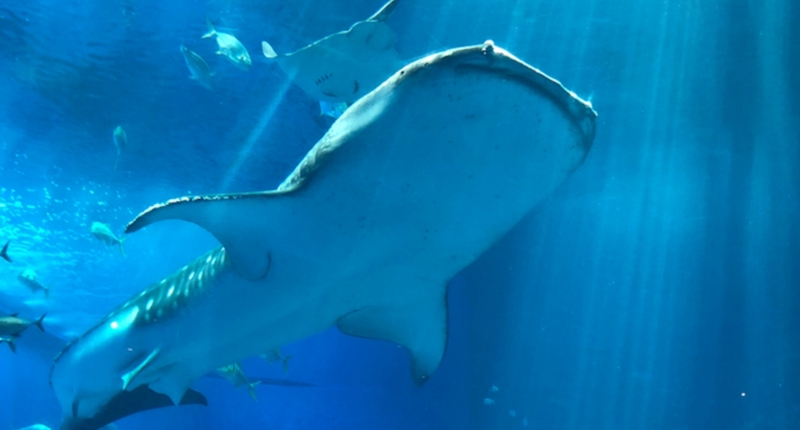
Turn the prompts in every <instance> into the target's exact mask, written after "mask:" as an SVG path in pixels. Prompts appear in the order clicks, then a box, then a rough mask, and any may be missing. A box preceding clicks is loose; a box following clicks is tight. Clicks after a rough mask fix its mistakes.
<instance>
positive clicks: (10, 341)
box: [0, 337, 17, 354]
mask: <svg viewBox="0 0 800 430" xmlns="http://www.w3.org/2000/svg"><path fill="white" fill-rule="evenodd" d="M15 340H16V339H14V338H13V337H10V338H8V339H3V340H2V342H5V343H7V344H8V347H9V348H10V349H11V352H13V353H14V354H16V353H17V344H15V343H14V341H15ZM2 342H0V343H2Z"/></svg>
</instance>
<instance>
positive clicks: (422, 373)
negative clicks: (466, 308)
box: [336, 284, 447, 385]
mask: <svg viewBox="0 0 800 430" xmlns="http://www.w3.org/2000/svg"><path fill="white" fill-rule="evenodd" d="M446 289H447V285H446V284H437V285H431V286H430V287H428V288H423V289H421V290H422V291H429V292H430V293H431V294H429V295H426V296H425V297H419V299H418V300H415V301H413V302H411V303H403V304H387V305H385V306H371V307H367V308H364V309H359V310H357V311H353V312H351V313H349V314H347V315H345V316H343V317H341V318H339V320H338V321H337V322H336V326H337V327H338V328H339V330H341V331H342V332H343V333H345V334H349V335H351V336H358V337H366V338H370V339H381V340H388V341H390V342H394V343H396V344H398V345H402V346H404V347H405V348H406V349H408V351H409V352H410V353H411V376H412V378H413V379H414V383H415V384H417V385H422V384H423V383H425V382H426V381H427V380H428V378H429V377H430V375H431V374H432V373H433V372H434V371H435V370H436V368H437V367H439V363H440V362H441V361H442V357H444V351H445V347H446V345H447V299H446Z"/></svg>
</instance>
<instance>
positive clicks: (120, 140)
mask: <svg viewBox="0 0 800 430" xmlns="http://www.w3.org/2000/svg"><path fill="white" fill-rule="evenodd" d="M127 145H128V135H127V133H125V130H123V129H122V126H119V125H118V126H117V128H115V129H114V147H115V148H117V158H116V160H114V170H117V163H119V156H120V155H122V150H123V149H125V146H127Z"/></svg>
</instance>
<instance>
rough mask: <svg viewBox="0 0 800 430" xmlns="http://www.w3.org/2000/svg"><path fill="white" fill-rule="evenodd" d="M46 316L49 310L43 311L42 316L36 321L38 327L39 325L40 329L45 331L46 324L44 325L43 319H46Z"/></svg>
mask: <svg viewBox="0 0 800 430" xmlns="http://www.w3.org/2000/svg"><path fill="white" fill-rule="evenodd" d="M46 316H47V312H45V313H43V314H42V316H40V317H39V319H38V320H36V321H35V322H34V324H36V327H39V330H41V331H43V332H44V326H43V325H42V321H44V317H46Z"/></svg>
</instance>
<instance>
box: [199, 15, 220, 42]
mask: <svg viewBox="0 0 800 430" xmlns="http://www.w3.org/2000/svg"><path fill="white" fill-rule="evenodd" d="M206 25H208V32H207V33H206V34H204V35H203V36H202V37H201V39H208V38H210V37H214V36H216V35H217V31H216V30H214V25H213V24H211V20H210V19H208V18H206Z"/></svg>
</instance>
